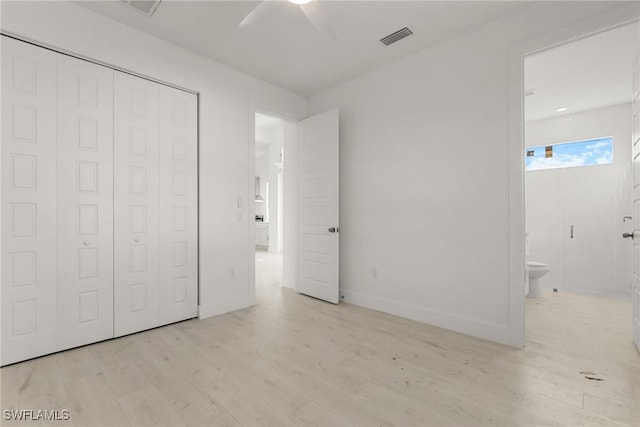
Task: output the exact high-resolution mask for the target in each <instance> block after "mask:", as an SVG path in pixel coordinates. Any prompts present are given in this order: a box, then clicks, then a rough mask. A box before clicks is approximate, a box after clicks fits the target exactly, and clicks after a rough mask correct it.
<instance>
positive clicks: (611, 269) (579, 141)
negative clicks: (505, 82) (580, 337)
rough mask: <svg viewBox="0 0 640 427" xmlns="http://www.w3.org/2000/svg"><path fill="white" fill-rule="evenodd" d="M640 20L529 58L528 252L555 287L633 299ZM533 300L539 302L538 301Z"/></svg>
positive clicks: (549, 287) (549, 294) (547, 291)
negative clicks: (634, 110) (635, 76)
mask: <svg viewBox="0 0 640 427" xmlns="http://www.w3.org/2000/svg"><path fill="white" fill-rule="evenodd" d="M638 31H639V28H638V23H637V22H636V23H634V24H629V25H625V26H621V27H618V28H615V29H612V30H609V31H605V32H602V33H598V34H596V35H593V36H590V37H586V38H583V39H580V40H577V41H574V42H571V43H567V44H564V45H562V46H559V47H554V48H551V49H548V50H545V51H542V52H539V53H536V54H533V55H530V56H527V57H526V58H525V61H524V84H525V87H524V90H525V99H524V112H525V125H524V130H525V132H524V133H525V153H524V156H525V157H524V158H525V172H524V174H525V177H524V181H525V233H526V237H525V256H526V259H527V261H536V262H542V263H544V264H547V265H548V269H549V271H548V272H547V273H546V274H545V275H544V276H542V277H540V278H539V279H538V284H539V286H540V288H541V291H542V298H553V297H554V292H557V293H570V294H576V295H590V296H593V297H601V298H619V299H629V298H630V284H631V280H632V277H631V262H632V244H631V242H630V241H628V240H626V239H622V237H621V236H622V234H623V233H624V232H628V231H629V230H630V229H631V225H632V224H631V217H632V206H631V191H632V181H631V179H632V170H631V163H632V162H631V144H630V141H631V126H630V122H631V101H632V100H631V98H632V74H631V69H632V64H633V59H634V54H635V49H637V34H638ZM528 303H531V301H530V300H529V301H528Z"/></svg>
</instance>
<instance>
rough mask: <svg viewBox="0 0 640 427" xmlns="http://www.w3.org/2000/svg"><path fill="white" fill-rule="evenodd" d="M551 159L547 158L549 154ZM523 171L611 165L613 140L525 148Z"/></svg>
mask: <svg viewBox="0 0 640 427" xmlns="http://www.w3.org/2000/svg"><path fill="white" fill-rule="evenodd" d="M549 147H551V150H550V153H551V154H552V155H551V157H547V155H546V153H547V152H549ZM524 159H525V169H526V170H540V169H555V168H568V167H573V166H589V165H606V164H609V163H613V138H611V137H607V138H597V139H589V140H586V141H575V142H563V143H561V144H551V145H541V146H539V147H526V148H525V157H524Z"/></svg>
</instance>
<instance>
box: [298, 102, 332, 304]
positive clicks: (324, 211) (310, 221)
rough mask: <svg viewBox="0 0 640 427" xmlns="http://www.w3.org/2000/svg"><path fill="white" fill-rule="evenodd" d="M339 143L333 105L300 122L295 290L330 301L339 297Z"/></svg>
mask: <svg viewBox="0 0 640 427" xmlns="http://www.w3.org/2000/svg"><path fill="white" fill-rule="evenodd" d="M338 143H339V141H338V110H337V109H334V110H330V111H327V112H325V113H321V114H318V115H316V116H313V117H310V118H308V119H306V120H303V121H301V122H300V124H299V152H298V203H299V210H298V292H300V293H303V294H306V295H309V296H312V297H315V298H319V299H322V300H325V301H328V302H332V303H334V304H337V303H338V302H339V283H338V279H339V270H338V255H339V238H338V231H339V228H338V199H339V194H338ZM330 229H333V230H334V231H333V232H331V231H330Z"/></svg>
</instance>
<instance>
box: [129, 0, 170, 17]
mask: <svg viewBox="0 0 640 427" xmlns="http://www.w3.org/2000/svg"><path fill="white" fill-rule="evenodd" d="M120 1H121V2H122V3H124V4H126V5H129V6H131V7H132V8H134V9H136V10H138V11H140V12H142V13H144V14H145V15H149V16H151V15H153V12H155V11H156V9H157V8H158V5H159V4H160V2H161V1H162V0H120Z"/></svg>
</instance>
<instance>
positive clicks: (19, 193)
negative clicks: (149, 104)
mask: <svg viewBox="0 0 640 427" xmlns="http://www.w3.org/2000/svg"><path fill="white" fill-rule="evenodd" d="M1 39H2V40H1V43H2V101H1V102H2V239H1V241H2V294H1V310H2V353H1V361H0V362H1V363H0V364H2V365H6V364H9V363H14V362H17V361H20V360H25V359H29V358H32V357H36V356H40V355H43V354H47V353H50V352H53V351H55V350H56V305H55V300H56V161H55V159H56V120H55V117H56V55H55V54H54V53H52V52H49V51H46V50H44V49H40V48H37V47H34V46H31V45H28V44H25V43H21V42H18V41H15V40H13V39H10V38H8V37H5V36H3V37H1Z"/></svg>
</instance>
